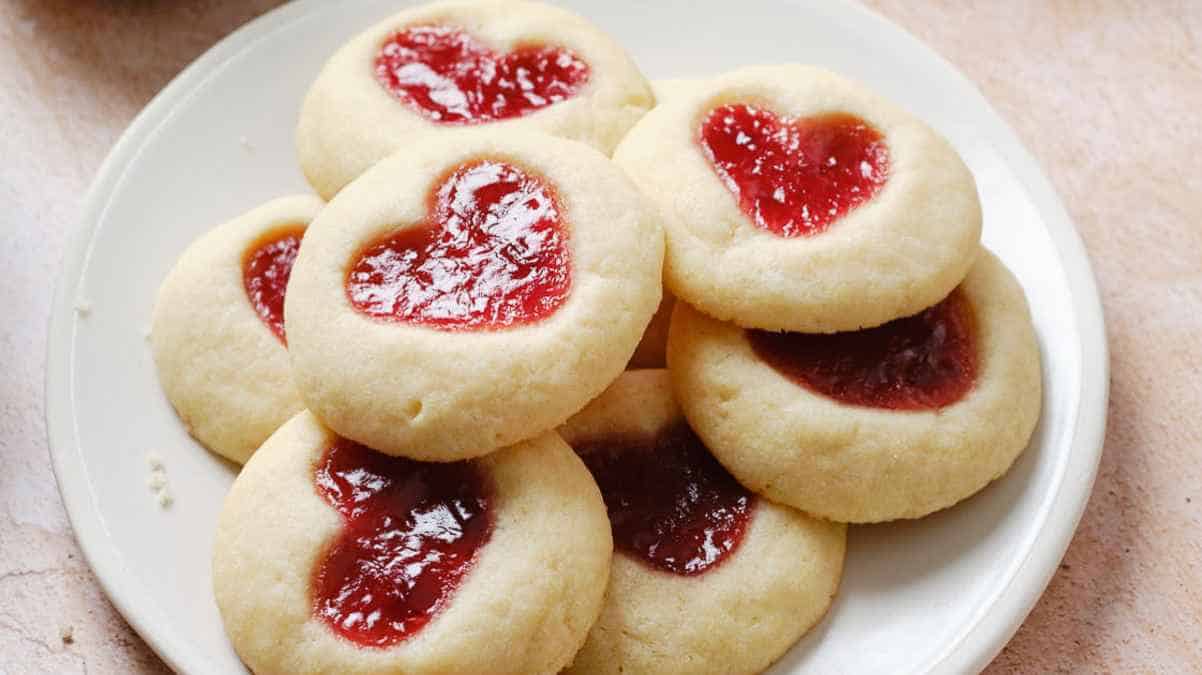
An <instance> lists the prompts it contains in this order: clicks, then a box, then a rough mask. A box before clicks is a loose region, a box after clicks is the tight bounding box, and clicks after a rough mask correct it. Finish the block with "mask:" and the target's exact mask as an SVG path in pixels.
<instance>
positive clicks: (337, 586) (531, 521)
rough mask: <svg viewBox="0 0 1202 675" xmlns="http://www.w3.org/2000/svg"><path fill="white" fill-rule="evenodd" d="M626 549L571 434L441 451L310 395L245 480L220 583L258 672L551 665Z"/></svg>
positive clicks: (232, 623)
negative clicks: (616, 554) (362, 427)
mask: <svg viewBox="0 0 1202 675" xmlns="http://www.w3.org/2000/svg"><path fill="white" fill-rule="evenodd" d="M612 550H613V545H612V540H611V537H610V533H609V524H608V522H607V521H606V517H605V505H604V503H603V502H602V500H601V495H600V494H599V493H598V491H597V486H596V485H595V484H594V482H593V481H592V479H591V478H590V477H589V473H588V471H587V470H586V469H585V467H584V465H583V464H582V463H581V461H580V460H579V459H578V458H577V457H576V456H575V455H574V454H573V453H572V451H571V450H570V449H569V448H568V446H567V445H565V444H564V442H563V440H561V439H560V438H559V437H558V436H557V435H555V434H554V433H546V434H543V435H542V436H539V437H538V438H536V439H534V440H531V441H527V442H524V443H521V444H518V445H515V446H513V447H510V448H506V449H504V450H501V451H499V452H497V453H495V454H493V455H490V456H489V457H487V458H484V459H480V460H476V461H473V462H470V463H462V462H461V463H447V464H424V463H420V462H415V461H412V460H408V459H403V458H397V457H389V456H387V455H382V454H380V453H377V452H374V451H372V450H369V449H367V448H364V447H363V446H360V445H358V444H355V443H352V442H350V441H347V440H345V439H342V438H339V437H337V436H335V435H334V434H333V433H332V432H330V431H328V430H327V429H326V428H325V427H323V426H322V425H321V424H320V423H319V422H318V421H317V419H316V418H315V417H313V415H312V414H311V413H309V412H307V411H306V412H302V413H300V414H299V415H297V416H296V417H295V418H294V419H293V420H292V421H290V422H288V423H287V424H285V425H284V426H283V427H282V428H280V430H279V431H278V432H276V433H275V434H274V435H273V436H272V437H271V438H270V439H268V441H267V442H266V443H264V444H263V447H262V448H260V450H259V451H258V452H257V453H256V454H255V456H254V457H253V458H252V459H251V460H250V461H249V462H248V463H247V465H246V467H245V469H243V471H242V473H241V474H240V475H239V476H238V478H237V480H236V481H235V482H234V486H233V488H232V490H231V491H230V494H229V496H228V497H227V498H226V501H225V506H224V508H223V509H222V512H221V516H220V518H219V520H218V523H217V534H216V540H215V543H214V552H213V588H214V591H215V593H216V598H217V607H218V609H219V610H220V612H221V618H222V620H223V621H224V624H225V630H226V633H227V634H228V635H229V637H230V640H231V642H232V643H233V646H234V649H235V651H237V652H238V655H239V656H240V657H241V658H242V660H243V661H244V662H245V663H246V665H248V666H249V667H250V668H251V669H252V670H253V671H254V672H255V673H258V675H274V674H281V675H282V674H284V673H287V674H288V675H305V674H307V673H347V674H355V673H361V674H363V675H367V674H373V675H374V674H376V673H405V674H406V675H420V674H422V673H497V674H505V673H513V674H515V675H516V674H519V673H520V674H525V673H548V674H549V673H555V672H558V671H559V670H560V669H561V668H563V667H564V666H565V665H567V663H568V662H569V661H570V660H571V658H572V655H573V654H574V653H575V652H576V651H577V649H579V647H580V645H581V643H582V642H583V641H584V639H585V635H586V634H587V632H588V630H589V627H590V626H591V625H592V623H593V621H594V620H595V619H596V617H597V615H598V612H599V611H600V607H601V603H602V596H603V592H604V589H605V584H606V579H607V577H608V573H609V567H610V559H611V555H612Z"/></svg>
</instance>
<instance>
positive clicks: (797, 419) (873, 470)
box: [668, 252, 1041, 523]
mask: <svg viewBox="0 0 1202 675" xmlns="http://www.w3.org/2000/svg"><path fill="white" fill-rule="evenodd" d="M668 367H669V369H670V370H671V373H672V380H673V384H674V388H675V391H676V394H677V396H678V397H679V400H680V403H681V406H682V407H683V408H684V411H685V415H686V416H687V417H688V419H689V422H690V423H691V424H692V425H693V428H694V429H696V430H697V434H698V435H699V436H700V437H701V438H702V439H704V440H705V443H706V445H707V446H709V448H710V449H711V450H712V451H713V453H714V455H715V456H716V457H717V458H718V460H719V461H721V462H722V464H723V465H724V466H726V468H727V469H728V470H730V472H731V473H732V474H734V475H735V477H736V478H738V479H739V481H740V482H741V483H742V484H744V485H746V486H747V487H749V488H750V489H752V490H755V491H757V492H760V493H762V494H764V495H765V496H767V497H768V498H770V499H773V500H775V501H778V502H780V503H782V504H788V505H790V506H794V507H796V508H799V509H802V510H804V511H806V512H809V513H812V514H815V515H818V516H822V517H824V518H830V519H832V520H837V521H840V522H850V523H867V522H878V521H886V520H894V519H898V518H918V517H921V516H924V515H926V514H928V513H931V512H933V511H937V510H939V509H943V508H946V507H948V506H951V505H953V504H955V503H956V502H959V501H960V500H962V499H965V498H967V497H969V496H971V495H972V494H974V493H976V492H977V491H979V490H981V489H982V488H983V487H985V486H986V485H987V484H988V483H989V482H991V481H993V480H994V479H996V478H998V477H999V476H1001V475H1002V474H1003V473H1005V472H1006V470H1007V469H1009V467H1010V465H1011V464H1012V463H1013V462H1014V460H1015V458H1016V457H1018V455H1019V454H1020V453H1022V451H1023V449H1024V448H1025V447H1026V446H1027V443H1028V442H1029V441H1030V438H1031V435H1032V433H1033V431H1034V429H1035V425H1036V423H1037V422H1038V420H1039V412H1040V406H1041V373H1040V357H1039V347H1038V345H1037V343H1036V338H1035V331H1034V328H1033V326H1032V323H1031V316H1030V313H1029V310H1028V308H1027V302H1026V298H1025V296H1024V295H1023V291H1022V288H1021V287H1020V286H1019V284H1018V282H1017V280H1015V278H1014V277H1013V275H1011V273H1010V272H1009V270H1007V269H1006V268H1005V267H1004V266H1003V265H1002V263H1001V262H1000V261H999V260H998V259H997V258H996V257H994V255H993V254H991V253H988V252H982V253H981V254H980V255H979V256H977V263H976V264H975V265H974V266H973V268H972V270H971V271H970V272H969V275H968V278H967V279H965V280H964V283H962V284H961V285H960V286H959V287H957V288H956V289H955V290H953V291H952V293H951V294H950V295H948V296H947V297H946V298H944V299H943V300H941V301H940V302H938V303H936V304H935V305H934V306H932V307H929V308H927V309H925V310H923V311H922V312H919V313H918V314H916V315H913V316H910V317H905V318H902V319H897V320H894V321H891V322H889V323H886V324H885V325H883V326H879V327H877V328H871V329H866V330H862V331H856V332H849V333H836V334H833V335H823V334H806V333H780V332H769V331H758V330H747V329H742V328H739V327H737V326H735V325H733V324H729V323H723V322H720V321H717V320H716V319H712V318H710V317H707V316H705V315H704V314H702V313H701V312H698V311H697V310H695V309H693V308H691V307H689V306H687V305H686V304H685V303H683V302H678V303H677V305H676V309H675V311H674V312H673V315H672V323H671V326H670V328H669V333H668Z"/></svg>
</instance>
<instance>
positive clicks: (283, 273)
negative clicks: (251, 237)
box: [242, 226, 305, 344]
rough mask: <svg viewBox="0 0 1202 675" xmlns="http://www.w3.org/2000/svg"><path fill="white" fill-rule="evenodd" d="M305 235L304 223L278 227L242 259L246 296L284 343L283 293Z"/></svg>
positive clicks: (286, 288)
mask: <svg viewBox="0 0 1202 675" xmlns="http://www.w3.org/2000/svg"><path fill="white" fill-rule="evenodd" d="M304 234H305V228H304V227H302V226H294V227H288V228H284V229H283V230H278V231H276V232H274V233H272V234H271V235H269V236H267V237H265V238H263V239H261V240H259V241H258V242H256V243H255V245H254V246H252V247H251V248H250V250H248V251H247V252H246V255H245V256H244V257H243V260H242V283H243V285H244V286H245V287H246V297H247V298H248V299H249V300H250V304H251V307H254V309H255V314H258V315H259V318H260V319H262V320H263V323H265V324H267V327H268V328H270V329H271V332H273V333H275V335H276V337H278V338H279V339H280V342H283V343H284V344H287V343H288V339H287V337H286V336H285V335H284V293H285V292H286V291H287V290H288V277H290V276H292V264H293V263H295V262H296V254H297V252H298V251H300V245H301V237H303V236H304Z"/></svg>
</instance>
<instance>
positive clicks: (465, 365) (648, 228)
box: [287, 131, 663, 461]
mask: <svg viewBox="0 0 1202 675" xmlns="http://www.w3.org/2000/svg"><path fill="white" fill-rule="evenodd" d="M662 262H663V234H662V232H661V231H660V229H659V224H658V221H657V219H656V218H655V216H654V215H653V212H652V211H651V209H650V207H649V206H648V205H647V203H646V202H645V201H643V199H642V198H641V197H640V196H639V193H638V190H637V189H636V188H635V187H634V185H633V184H631V183H630V181H629V180H628V179H627V178H626V176H625V174H623V173H622V172H621V171H620V170H619V169H618V168H617V167H616V166H614V165H613V164H612V163H611V162H610V161H609V160H608V159H606V158H605V157H604V156H602V155H601V154H600V153H598V152H597V151H596V150H593V149H591V148H589V147H588V146H586V145H584V144H581V143H578V142H575V141H568V140H564V139H559V138H555V137H551V136H545V135H542V134H518V133H516V132H514V133H510V134H506V135H498V134H485V133H481V132H477V131H461V132H459V135H454V136H451V135H440V136H435V137H429V138H427V139H424V140H423V141H421V142H417V143H414V144H413V145H411V146H409V147H408V148H407V149H406V150H405V152H403V153H398V154H397V155H395V156H393V157H392V158H390V159H388V160H386V161H384V162H381V163H380V164H379V165H377V166H376V167H375V168H373V169H372V170H371V171H369V172H368V173H366V174H364V176H363V177H362V178H360V179H359V180H357V181H355V182H354V183H353V184H352V185H350V186H349V187H347V189H346V190H343V192H342V193H340V194H339V195H338V197H337V198H336V199H335V200H334V201H333V202H331V203H330V205H329V206H328V207H327V208H326V210H325V211H324V212H323V213H322V215H321V217H319V218H318V219H317V220H316V221H314V223H313V225H312V226H311V227H310V228H309V232H308V234H307V235H306V237H305V246H304V248H303V249H302V250H301V253H300V257H299V258H298V259H297V262H296V273H295V274H294V275H293V279H292V285H291V286H290V288H289V292H288V303H287V309H288V312H287V314H288V337H289V352H290V353H291V354H292V363H293V367H294V376H295V378H296V381H297V386H298V388H299V389H300V392H301V396H302V398H303V399H304V400H305V402H306V403H307V404H308V407H309V409H311V410H312V411H313V412H314V413H315V414H316V415H317V416H318V417H320V418H321V419H322V420H323V421H324V422H325V423H326V424H328V425H329V426H330V427H332V428H333V429H334V430H336V431H337V432H338V433H340V434H341V435H343V436H346V437H348V438H352V439H354V440H356V441H359V442H360V443H363V444H364V445H368V446H370V447H373V448H376V449H378V450H380V451H382V452H386V453H388V454H392V455H402V456H406V457H411V458H413V459H421V460H430V461H452V460H457V459H466V458H469V457H477V456H480V455H483V454H485V453H488V452H491V451H492V450H494V449H496V448H499V447H502V446H505V445H510V444H512V443H515V442H517V441H519V440H522V439H525V438H530V437H533V436H536V435H538V434H540V433H542V432H543V431H546V430H548V429H552V428H554V427H555V426H557V425H559V424H561V423H563V421H564V420H566V419H567V418H568V417H569V416H570V415H572V414H573V413H575V412H576V411H578V410H579V409H580V408H582V407H584V405H585V404H586V403H587V402H588V401H590V400H591V399H592V398H593V397H595V396H597V395H598V394H600V393H601V392H602V391H603V390H604V389H605V387H606V386H607V385H608V384H609V383H610V382H612V381H613V379H614V378H615V377H617V376H618V374H619V373H621V372H622V370H623V368H624V367H625V366H626V363H627V361H628V360H629V359H630V357H631V355H632V354H633V353H634V350H635V347H636V345H638V342H639V338H640V336H641V334H642V332H643V329H644V328H645V327H646V326H647V323H648V322H649V321H650V320H651V317H652V315H653V314H654V313H655V309H656V307H657V306H658V304H659V301H660V294H661V289H660V283H661V281H660V280H661V273H662Z"/></svg>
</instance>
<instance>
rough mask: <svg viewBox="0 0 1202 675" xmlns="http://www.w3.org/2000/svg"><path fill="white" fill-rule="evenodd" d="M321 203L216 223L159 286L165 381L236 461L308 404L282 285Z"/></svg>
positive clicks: (156, 321)
mask: <svg viewBox="0 0 1202 675" xmlns="http://www.w3.org/2000/svg"><path fill="white" fill-rule="evenodd" d="M323 206H324V204H323V203H322V201H321V200H320V199H317V198H316V197H312V196H296V197H285V198H282V199H277V200H275V201H272V202H269V203H267V204H265V205H263V206H261V207H259V208H257V209H254V210H253V211H250V212H249V213H247V214H245V215H242V216H240V217H238V218H235V219H234V220H232V221H230V222H228V223H226V224H224V225H221V226H219V227H216V228H214V229H213V230H211V231H210V232H208V233H207V234H205V235H204V236H202V237H201V238H200V239H198V240H196V241H195V242H194V243H193V244H192V245H191V246H189V247H188V249H187V250H186V251H184V254H183V255H182V256H180V259H179V261H178V262H176V264H175V267H174V268H173V269H172V270H171V272H170V274H168V275H167V278H166V279H165V280H164V281H163V285H162V286H161V287H160V288H159V294H158V299H157V300H156V302H155V306H154V315H153V318H152V320H151V321H152V323H151V331H150V345H151V349H152V351H153V353H154V360H155V365H156V366H157V367H158V373H159V382H160V383H161V384H162V386H163V391H164V392H165V393H166V394H167V398H168V399H169V400H170V401H171V405H173V406H174V407H175V411H176V412H177V413H178V414H179V417H180V419H181V420H183V423H184V425H185V426H186V427H187V428H188V432H189V433H191V434H192V436H193V437H195V438H196V440H198V441H200V443H201V444H202V445H204V446H205V447H207V448H208V449H210V450H212V451H213V452H216V453H217V454H219V455H222V456H224V457H226V458H227V459H231V460H233V461H235V462H239V463H241V462H245V461H246V459H247V458H248V457H250V455H251V453H253V452H254V451H255V448H257V447H259V445H260V444H261V443H262V442H263V441H264V440H266V439H267V437H268V436H270V435H271V433H272V432H273V431H275V430H276V429H277V428H278V427H279V426H280V425H281V424H283V423H284V422H286V421H288V419H289V418H291V417H292V416H293V415H295V414H296V413H297V412H299V411H300V410H301V409H302V408H303V407H304V406H303V405H302V404H301V401H300V396H299V395H298V394H297V392H296V388H295V387H294V386H293V384H292V377H291V374H290V370H289V365H288V354H287V351H286V348H285V346H284V340H285V334H284V312H283V305H284V291H285V289H286V286H287V284H288V275H289V273H290V271H291V268H292V264H293V261H294V260H295V258H296V252H297V249H298V248H299V246H300V239H301V236H302V234H303V233H304V230H305V227H306V226H308V224H309V221H311V220H312V219H313V218H314V217H315V216H316V215H317V213H318V212H319V211H321V209H322V207H323Z"/></svg>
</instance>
